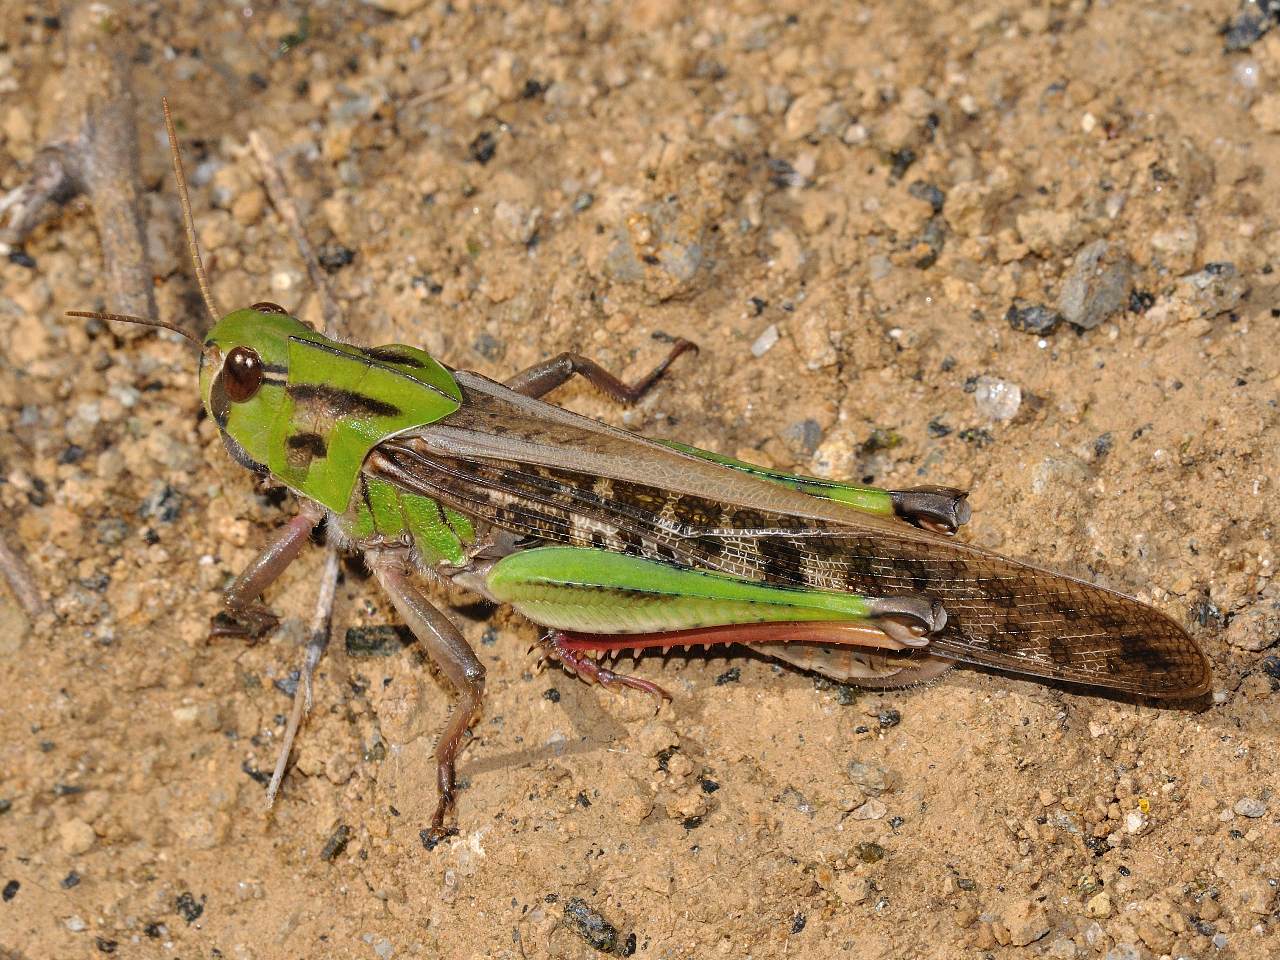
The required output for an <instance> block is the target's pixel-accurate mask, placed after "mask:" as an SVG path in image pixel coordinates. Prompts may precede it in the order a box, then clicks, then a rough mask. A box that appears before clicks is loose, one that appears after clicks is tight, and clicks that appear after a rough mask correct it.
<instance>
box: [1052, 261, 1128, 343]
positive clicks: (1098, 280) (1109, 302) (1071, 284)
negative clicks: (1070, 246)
mask: <svg viewBox="0 0 1280 960" xmlns="http://www.w3.org/2000/svg"><path fill="white" fill-rule="evenodd" d="M1107 250H1108V244H1107V241H1105V240H1096V241H1094V242H1093V243H1091V244H1089V245H1088V246H1087V247H1085V248H1084V249H1083V250H1081V251H1080V252H1079V253H1077V254H1076V260H1075V264H1074V265H1073V266H1072V267H1071V272H1070V273H1068V274H1067V278H1066V280H1065V281H1064V282H1063V284H1062V292H1061V293H1060V294H1059V295H1058V312H1059V313H1061V314H1062V316H1063V318H1064V319H1065V320H1066V321H1067V322H1068V323H1070V324H1071V325H1072V326H1075V327H1079V328H1080V329H1082V330H1092V329H1093V328H1094V327H1096V326H1097V325H1098V324H1100V323H1102V322H1103V321H1104V320H1106V319H1108V318H1109V317H1112V316H1114V315H1115V314H1117V313H1121V312H1122V311H1123V310H1124V309H1125V307H1126V306H1127V305H1128V303H1129V294H1130V292H1131V291H1132V290H1133V264H1132V263H1130V261H1129V258H1128V257H1120V258H1118V259H1116V260H1115V261H1114V262H1112V263H1109V264H1103V262H1102V261H1103V258H1104V257H1106V255H1107Z"/></svg>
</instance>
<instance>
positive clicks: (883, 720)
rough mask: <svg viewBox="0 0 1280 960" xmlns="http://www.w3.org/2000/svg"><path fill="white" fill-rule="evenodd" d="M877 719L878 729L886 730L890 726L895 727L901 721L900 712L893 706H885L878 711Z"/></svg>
mask: <svg viewBox="0 0 1280 960" xmlns="http://www.w3.org/2000/svg"><path fill="white" fill-rule="evenodd" d="M878 719H879V721H880V729H882V730H888V729H889V728H890V727H896V726H897V725H898V724H900V723H901V722H902V712H901V711H899V710H896V709H894V708H893V707H887V708H885V709H884V710H881V711H880V713H879V716H878Z"/></svg>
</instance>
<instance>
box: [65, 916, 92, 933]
mask: <svg viewBox="0 0 1280 960" xmlns="http://www.w3.org/2000/svg"><path fill="white" fill-rule="evenodd" d="M66 925H67V929H68V930H70V931H71V932H72V933H83V932H84V931H85V930H87V929H88V928H89V925H88V924H87V923H85V922H84V921H83V920H81V919H80V918H79V917H67V920H66Z"/></svg>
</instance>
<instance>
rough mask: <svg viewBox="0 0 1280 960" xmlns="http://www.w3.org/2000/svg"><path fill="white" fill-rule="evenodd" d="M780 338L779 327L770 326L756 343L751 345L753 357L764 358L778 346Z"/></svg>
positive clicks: (757, 338)
mask: <svg viewBox="0 0 1280 960" xmlns="http://www.w3.org/2000/svg"><path fill="white" fill-rule="evenodd" d="M779 338H780V334H779V333H778V325H777V324H776V323H771V324H769V325H768V326H767V327H765V328H764V332H763V333H761V334H760V336H758V337H756V341H755V343H753V344H751V355H752V356H753V357H763V356H764V355H765V354H766V353H768V352H769V351H770V350H772V349H773V348H774V347H775V346H776V345H777V343H778V340H779Z"/></svg>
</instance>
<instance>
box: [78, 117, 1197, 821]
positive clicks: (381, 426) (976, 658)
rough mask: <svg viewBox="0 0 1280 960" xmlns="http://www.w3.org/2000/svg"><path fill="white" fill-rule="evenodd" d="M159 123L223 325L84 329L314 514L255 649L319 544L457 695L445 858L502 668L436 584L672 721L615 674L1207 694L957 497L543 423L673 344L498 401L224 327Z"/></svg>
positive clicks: (280, 332)
mask: <svg viewBox="0 0 1280 960" xmlns="http://www.w3.org/2000/svg"><path fill="white" fill-rule="evenodd" d="M165 118H166V127H167V130H168V133H169V139H170V147H171V152H172V153H173V161H174V169H175V176H176V177H177V180H178V187H179V195H180V198H181V200H182V208H183V215H184V222H185V226H186V230H187V236H188V245H189V247H190V251H191V255H192V260H193V264H194V268H195V272H196V277H197V280H198V282H199V286H200V290H201V293H202V295H203V298H204V300H205V303H206V306H207V308H208V312H209V315H210V318H211V320H212V326H211V327H210V328H209V329H208V331H207V332H206V333H205V334H204V335H203V336H199V337H196V336H193V335H192V334H191V333H189V332H188V331H187V330H186V329H185V327H183V326H181V325H178V324H174V323H168V322H165V321H161V320H154V319H150V318H138V317H127V316H120V315H116V314H105V313H90V312H83V311H77V312H75V313H74V314H73V315H74V316H82V317H83V316H96V317H99V318H102V319H107V320H123V321H128V322H134V323H144V324H150V325H154V326H162V327H167V328H169V329H172V330H176V331H177V332H179V333H181V334H183V335H184V336H186V337H187V338H188V339H190V340H191V341H192V342H193V343H194V344H195V345H196V347H197V348H198V350H199V389H200V399H201V402H202V403H203V405H204V409H205V410H206V411H207V412H208V415H209V417H210V418H211V419H212V420H213V422H214V423H215V424H216V425H217V428H218V430H219V431H220V434H221V437H222V440H223V441H224V443H225V445H226V448H227V451H228V453H229V454H230V455H231V457H232V458H234V459H235V460H236V461H237V462H238V463H240V464H241V465H242V466H244V467H246V468H247V469H248V470H250V471H252V472H253V473H254V474H257V475H258V476H259V477H261V478H264V479H266V480H268V481H269V482H271V483H274V484H279V485H283V486H285V487H287V488H288V489H289V490H291V491H292V492H293V493H294V494H295V495H296V497H297V499H298V502H299V504H300V510H299V512H298V514H297V516H295V517H294V518H293V519H292V520H290V521H289V522H287V523H286V524H285V525H284V526H283V528H282V529H281V530H280V531H279V532H278V533H277V534H276V535H275V537H274V538H273V539H272V540H271V541H270V543H269V544H268V545H267V546H266V547H265V548H264V549H263V550H262V552H261V554H260V555H259V556H258V557H257V559H255V560H254V561H253V562H252V563H251V564H250V565H249V567H248V568H247V569H246V570H245V571H244V572H243V573H241V574H240V576H239V577H238V578H236V579H235V580H234V582H233V583H232V584H231V585H230V587H229V588H228V589H227V591H226V594H225V606H226V611H225V613H226V616H227V617H229V618H230V620H231V622H232V623H233V624H234V625H235V626H236V628H237V629H241V630H243V632H245V633H247V634H249V635H261V634H262V633H264V632H265V631H267V630H269V629H270V628H271V627H272V626H273V625H274V623H275V622H276V620H275V617H274V616H273V615H272V614H271V612H270V611H269V609H268V608H267V607H266V606H264V605H263V604H262V602H261V600H260V598H261V596H262V594H263V593H264V591H265V590H267V588H268V587H269V586H270V585H271V584H272V582H273V581H275V580H276V579H277V578H278V577H279V576H280V574H281V573H282V572H283V571H284V570H285V568H286V567H288V566H289V564H290V563H291V562H292V561H293V560H294V559H295V557H297V556H298V554H299V553H300V551H301V550H302V549H303V547H304V546H305V545H306V544H307V542H308V540H309V539H310V535H311V533H312V531H313V530H314V529H315V528H316V527H317V525H319V524H321V523H323V524H324V525H325V527H326V529H327V531H328V536H329V538H330V539H331V541H333V542H336V543H337V544H339V545H340V546H341V547H342V548H343V549H345V550H347V551H350V552H353V553H358V554H360V555H362V556H363V558H364V562H365V564H366V565H367V567H368V568H369V570H370V571H371V572H372V574H373V576H374V577H375V578H376V580H377V582H378V583H379V584H380V586H381V588H382V589H383V590H384V591H385V592H386V595H387V596H388V597H389V599H390V601H391V603H392V605H393V606H394V608H395V610H396V611H397V612H398V614H399V616H400V617H401V618H402V619H403V621H404V623H405V624H406V625H407V626H408V628H409V629H410V630H411V631H412V632H413V634H414V636H415V637H416V638H417V639H418V641H419V642H420V643H421V644H422V646H423V648H424V649H425V651H426V652H427V654H428V655H429V657H430V659H431V660H432V661H433V662H434V664H435V665H436V666H437V667H438V668H439V670H440V672H441V673H442V674H443V675H444V677H445V678H447V680H448V682H449V684H450V685H451V686H452V688H453V690H454V692H455V693H456V696H457V700H456V703H455V704H454V706H453V708H452V711H451V713H450V714H449V716H448V719H447V721H446V724H445V726H444V729H443V731H442V733H441V735H440V738H439V740H438V742H437V744H436V747H435V761H436V769H437V786H438V794H439V795H438V802H437V805H436V807H435V811H434V815H433V818H432V828H431V833H432V835H433V836H437V837H440V836H444V835H446V834H447V833H448V832H449V831H448V829H447V828H446V826H445V821H446V818H450V817H451V816H452V812H453V806H454V793H455V787H456V776H455V768H456V762H457V757H458V754H459V751H460V749H461V746H462V744H463V741H464V738H465V737H466V735H467V731H468V729H469V727H470V725H471V723H472V722H473V721H474V719H475V718H476V716H477V714H478V713H479V711H480V709H481V706H482V702H483V699H484V686H485V667H484V665H483V664H482V663H481V662H480V660H479V658H478V657H477V656H476V654H475V652H474V651H473V650H472V649H471V647H470V646H469V645H468V643H467V641H466V640H465V638H464V637H463V635H462V633H461V632H460V631H459V629H458V628H457V626H455V624H454V623H453V622H452V620H451V619H450V618H449V617H448V616H447V615H446V614H445V613H444V612H442V611H441V610H440V609H439V608H438V607H437V606H436V604H435V603H434V602H433V601H432V600H431V598H430V596H429V594H428V592H427V590H425V589H424V585H426V584H431V583H434V584H436V585H446V586H447V585H453V586H457V587H461V588H463V589H464V590H467V591H470V592H472V593H474V594H477V595H479V596H480V597H482V598H484V599H487V600H489V601H491V602H494V603H497V604H509V605H510V606H511V607H512V608H514V609H515V610H516V611H517V612H518V613H519V614H521V615H523V616H524V617H525V618H527V619H528V620H530V621H532V622H533V623H534V624H537V625H538V626H539V627H540V628H542V629H543V631H545V632H544V633H543V634H542V639H541V641H540V642H541V644H542V646H543V647H544V648H545V650H546V651H547V653H548V654H549V655H550V656H552V657H554V658H555V659H557V660H559V662H560V663H561V664H563V666H564V667H565V668H567V669H568V670H569V671H571V672H573V673H575V674H577V675H578V676H580V677H582V678H583V679H585V680H587V681H590V682H596V683H599V684H602V685H604V686H606V687H611V688H628V687H629V688H633V689H637V690H641V691H645V692H647V693H650V694H653V695H655V696H658V697H667V696H668V695H667V694H666V692H665V691H664V690H662V688H661V687H659V686H658V685H657V684H655V683H653V682H651V681H649V680H645V679H641V678H639V677H636V676H631V675H627V674H623V673H619V672H616V671H615V670H613V669H610V668H609V666H607V665H606V663H605V662H604V655H605V654H609V653H613V652H617V651H619V650H629V651H635V652H639V651H642V650H645V649H648V648H655V647H656V648H661V649H663V650H667V649H670V648H672V647H690V646H693V647H721V646H724V645H729V644H740V645H744V646H746V647H749V648H751V649H752V650H755V651H756V652H758V653H760V654H763V655H766V656H768V657H772V658H776V659H778V660H781V661H785V662H787V663H789V664H792V665H794V666H795V667H799V668H801V669H803V670H809V671H814V672H816V673H819V674H823V675H825V676H827V677H831V678H834V679H836V680H839V681H845V682H851V683H855V684H861V685H865V686H870V687H876V688H892V687H901V686H905V685H907V684H912V683H916V682H919V681H922V680H926V679H930V678H934V677H937V676H939V675H941V674H942V673H944V672H945V671H947V670H948V669H950V668H951V667H953V666H954V665H956V664H967V665H972V666H976V667H980V668H988V669H990V670H994V671H996V672H998V673H1000V672H1002V673H1005V674H1010V675H1013V676H1018V677H1027V678H1034V679H1040V680H1042V681H1051V682H1059V683H1062V684H1066V685H1079V686H1081V687H1083V688H1086V689H1088V690H1090V691H1092V692H1097V693H1105V692H1107V691H1110V692H1112V693H1114V694H1121V695H1132V696H1135V697H1141V698H1151V699H1154V700H1156V701H1163V702H1167V703H1176V702H1179V701H1187V700H1194V699H1196V698H1198V697H1201V696H1202V695H1203V694H1204V693H1206V692H1207V691H1208V689H1209V686H1210V670H1209V664H1208V661H1207V660H1206V658H1205V656H1204V654H1203V653H1202V652H1201V650H1200V649H1199V647H1198V646H1197V645H1196V643H1195V642H1194V641H1193V640H1192V639H1191V638H1190V637H1189V636H1188V634H1187V633H1186V632H1185V631H1184V630H1183V629H1182V627H1180V626H1179V625H1178V624H1177V623H1176V622H1175V621H1174V620H1173V619H1171V618H1170V617H1168V616H1166V615H1165V614H1163V613H1161V612H1159V611H1158V610H1156V609H1154V608H1152V607H1150V606H1147V605H1146V604H1143V603H1141V602H1140V601H1138V600H1136V599H1133V598H1131V597H1128V596H1125V595H1122V594H1120V593H1117V592H1114V591H1112V590H1109V589H1106V588H1104V587H1101V586H1097V585H1094V584H1092V583H1088V582H1085V581H1083V580H1080V579H1075V578H1073V577H1069V576H1064V575H1061V574H1057V573H1052V572H1049V571H1047V570H1043V569H1040V568H1039V567H1036V566H1033V565H1031V564H1028V563H1023V562H1020V561H1017V560H1011V559H1008V558H1006V557H1003V556H999V555H997V554H995V553H992V552H990V551H987V550H984V549H980V548H979V547H976V546H973V545H971V544H967V543H964V542H962V541H960V540H958V539H956V538H954V536H953V535H954V534H955V533H956V531H957V530H958V528H960V527H961V526H962V525H963V524H964V523H965V522H967V521H968V520H969V519H970V514H971V510H970V507H969V504H968V501H967V493H966V492H965V491H962V490H959V489H955V488H950V487H941V486H919V487H912V488H907V489H900V490H885V489H879V488H875V487H868V486H862V485H857V484H853V483H846V482H840V481H834V480H828V479H823V478H817V477H810V476H803V475H799V474H791V473H785V472H781V471H778V470H773V469H766V468H764V467H761V466H756V465H753V464H750V463H747V462H744V461H741V460H738V459H734V458H730V457H725V456H721V455H719V454H716V453H713V452H710V451H707V450H703V449H699V448H696V447H691V446H688V445H685V444H682V443H677V442H674V441H669V440H662V439H650V438H647V437H644V436H641V435H638V434H636V433H632V432H628V431H626V430H622V429H619V428H616V427H613V426H610V425H608V424H606V423H603V422H600V421H598V420H595V419H591V418H588V417H585V416H581V415H579V414H576V413H573V412H571V411H569V410H566V409H564V408H562V407H559V406H556V405H554V404H552V403H548V402H547V401H546V400H544V399H543V398H544V397H545V396H546V395H547V394H548V393H550V392H551V391H553V390H554V389H555V388H556V387H558V386H560V385H562V384H564V383H565V382H566V381H568V380H570V379H571V378H574V377H582V378H585V379H586V380H587V381H589V382H590V383H591V384H593V385H594V386H595V387H597V388H599V389H600V390H601V391H602V392H603V393H604V394H605V395H607V396H608V397H610V398H612V399H613V400H616V401H618V402H620V403H623V404H629V403H634V402H636V401H638V400H640V399H641V398H642V397H644V396H645V395H646V394H647V393H648V392H649V391H650V390H651V389H652V388H653V387H654V385H655V384H656V383H657V382H658V381H659V379H660V378H662V377H663V376H664V374H666V372H667V370H668V368H669V367H670V365H671V364H672V363H673V361H675V360H676V359H677V358H678V357H680V356H681V355H683V354H688V353H692V352H694V351H695V349H696V348H695V347H694V345H693V344H692V343H690V342H689V341H686V340H675V341H674V342H673V343H672V345H671V349H670V352H669V355H668V356H666V358H665V359H664V360H663V361H662V362H661V363H660V364H658V366H657V367H655V368H654V369H653V370H652V371H651V372H650V373H649V374H648V375H647V376H645V377H643V378H642V379H641V380H639V381H638V382H636V383H626V382H624V381H623V380H621V379H619V378H618V377H617V376H615V375H614V374H612V373H610V372H609V371H608V370H606V369H605V368H604V367H602V366H601V365H599V364H597V363H596V362H594V361H592V360H590V359H588V358H586V357H584V356H582V355H580V354H578V353H561V354H559V355H558V356H556V357H554V358H553V359H550V360H547V361H545V362H543V363H539V364H537V365H535V366H533V367H530V368H529V369H527V370H524V371H522V372H520V373H517V374H515V375H514V376H512V377H510V378H509V379H507V380H506V381H504V382H498V381H496V380H493V379H490V378H489V377H486V376H483V375H481V374H479V373H474V372H471V371H467V370H462V369H454V368H451V367H449V366H446V365H445V364H443V363H441V362H440V361H439V360H437V359H436V358H434V357H432V356H430V355H429V354H428V353H426V352H425V351H423V350H421V349H419V348H417V347H413V346H409V345H405V344H390V345H385V346H377V347H363V346H357V345H354V344H351V343H347V342H344V341H342V340H339V339H335V338H332V337H329V336H326V335H324V334H322V333H319V332H317V331H315V330H314V329H312V328H311V327H310V326H309V325H308V324H306V323H304V322H302V321H301V320H299V319H298V318H297V317H295V316H293V315H291V314H290V313H289V311H288V310H286V309H284V308H283V307H280V306H278V305H276V304H273V303H268V302H261V303H255V304H253V305H252V306H250V307H248V308H245V309H238V310H234V311H232V312H230V313H227V314H225V315H224V314H222V313H220V312H219V311H218V310H217V307H216V304H215V303H214V300H213V297H212V295H211V293H210V288H209V284H208V279H207V276H206V275H205V272H204V267H203V264H202V262H201V259H200V252H199V246H198V243H197V240H196V235H195V226H194V222H193V220H192V217H191V212H190V202H189V200H188V197H187V191H186V185H185V180H184V178H183V174H182V166H181V158H180V155H179V152H178V147H177V139H176V133H175V132H174V129H173V124H172V120H171V118H170V117H169V114H168V107H167V105H166V108H165ZM224 620H225V618H224ZM224 625H225V624H224ZM615 666H616V664H615ZM286 753H287V750H286Z"/></svg>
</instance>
